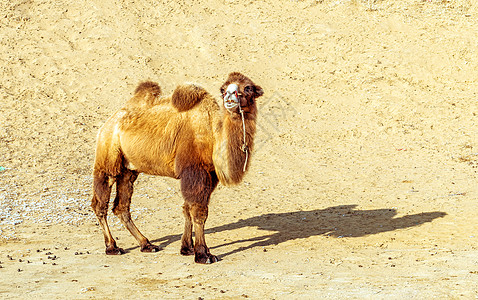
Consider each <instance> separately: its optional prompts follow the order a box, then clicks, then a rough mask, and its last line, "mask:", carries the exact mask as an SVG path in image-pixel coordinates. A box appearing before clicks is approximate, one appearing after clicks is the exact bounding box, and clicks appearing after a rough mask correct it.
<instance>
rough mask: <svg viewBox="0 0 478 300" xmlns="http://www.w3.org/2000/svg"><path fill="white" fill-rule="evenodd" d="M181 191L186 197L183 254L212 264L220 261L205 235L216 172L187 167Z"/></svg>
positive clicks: (216, 180) (183, 174)
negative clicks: (209, 246)
mask: <svg viewBox="0 0 478 300" xmlns="http://www.w3.org/2000/svg"><path fill="white" fill-rule="evenodd" d="M180 178H181V192H182V194H183V197H184V215H185V219H186V224H185V231H184V234H183V237H182V240H181V241H182V243H181V254H185V255H187V254H192V253H191V252H192V251H194V261H195V262H197V263H202V264H210V263H214V262H217V261H218V258H217V257H216V256H215V255H212V254H211V253H210V252H209V248H208V247H207V245H206V238H205V235H204V224H205V223H206V220H207V216H208V205H209V198H210V196H211V193H212V192H213V190H214V188H215V187H216V186H217V183H218V179H217V176H216V174H215V173H208V172H206V171H205V170H201V169H197V168H195V167H191V168H187V169H185V170H184V171H183V172H182V173H181V177H180ZM193 226H194V233H195V243H194V248H193V245H192V227H193Z"/></svg>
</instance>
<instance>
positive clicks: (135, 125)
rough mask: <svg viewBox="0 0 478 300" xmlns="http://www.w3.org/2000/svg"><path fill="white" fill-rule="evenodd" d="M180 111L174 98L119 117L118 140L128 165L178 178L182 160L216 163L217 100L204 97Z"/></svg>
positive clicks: (127, 112)
mask: <svg viewBox="0 0 478 300" xmlns="http://www.w3.org/2000/svg"><path fill="white" fill-rule="evenodd" d="M203 100H204V101H200V103H196V105H194V107H192V108H190V109H189V110H186V111H183V112H180V111H178V110H177V108H176V107H175V106H174V105H173V104H172V101H171V98H162V99H161V100H160V101H159V102H158V104H156V105H153V106H149V107H144V106H143V107H133V108H127V109H124V114H123V116H122V117H121V118H120V119H119V120H118V121H119V122H118V124H117V128H118V131H117V133H118V140H119V143H120V148H121V152H122V153H123V156H124V159H125V166H126V167H127V168H130V169H134V170H137V171H138V172H144V173H148V174H153V175H163V176H170V177H175V178H177V177H178V176H179V172H180V170H179V169H178V165H177V164H178V163H180V164H181V165H184V160H187V159H190V158H191V157H192V156H196V157H197V158H198V159H200V160H201V161H202V162H203V163H204V164H206V165H207V164H210V165H211V166H212V149H213V139H214V137H213V128H212V119H211V118H212V116H214V115H215V112H214V111H211V110H214V109H217V104H216V107H215V106H214V104H215V100H214V99H213V98H212V97H210V98H209V97H208V98H207V99H203Z"/></svg>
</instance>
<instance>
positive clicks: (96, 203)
mask: <svg viewBox="0 0 478 300" xmlns="http://www.w3.org/2000/svg"><path fill="white" fill-rule="evenodd" d="M113 183H114V182H113V181H112V180H110V177H109V176H108V175H106V174H104V173H101V172H96V171H95V173H94V179H93V199H92V200H91V207H92V208H93V211H94V212H95V214H96V217H97V218H98V221H99V223H100V226H101V230H102V231H103V235H104V236H105V244H106V254H123V253H125V252H124V250H123V249H121V248H118V247H117V246H116V242H115V240H114V239H113V236H112V235H111V231H110V229H109V227H108V222H107V219H106V217H107V214H108V202H109V201H110V194H111V186H112V185H113Z"/></svg>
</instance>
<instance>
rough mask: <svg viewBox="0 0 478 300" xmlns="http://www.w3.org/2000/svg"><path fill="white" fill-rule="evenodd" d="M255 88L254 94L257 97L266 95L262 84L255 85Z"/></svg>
mask: <svg viewBox="0 0 478 300" xmlns="http://www.w3.org/2000/svg"><path fill="white" fill-rule="evenodd" d="M254 88H255V91H254V94H255V97H256V98H257V97H260V96H262V95H264V90H263V89H262V88H261V87H260V86H258V85H256V86H254Z"/></svg>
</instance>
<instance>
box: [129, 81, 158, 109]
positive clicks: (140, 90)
mask: <svg viewBox="0 0 478 300" xmlns="http://www.w3.org/2000/svg"><path fill="white" fill-rule="evenodd" d="M159 96H161V87H160V86H159V85H158V84H157V83H156V82H152V81H145V82H141V83H140V84H139V85H138V87H137V88H136V90H135V91H134V96H133V98H131V99H130V100H129V101H128V104H134V105H154V104H155V103H156V99H157V98H158V97H159Z"/></svg>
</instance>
